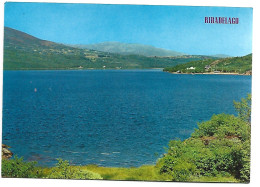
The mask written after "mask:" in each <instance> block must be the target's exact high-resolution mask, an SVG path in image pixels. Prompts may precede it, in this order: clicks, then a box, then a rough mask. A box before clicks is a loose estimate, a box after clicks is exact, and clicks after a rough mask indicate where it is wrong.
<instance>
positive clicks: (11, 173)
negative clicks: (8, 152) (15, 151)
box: [2, 156, 41, 178]
mask: <svg viewBox="0 0 260 187" xmlns="http://www.w3.org/2000/svg"><path fill="white" fill-rule="evenodd" d="M36 164H37V162H24V161H23V157H21V158H18V157H17V156H14V159H10V160H7V159H3V160H2V177H13V178H38V177H40V176H41V172H40V170H39V169H38V168H36Z"/></svg>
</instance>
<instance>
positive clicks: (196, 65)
mask: <svg viewBox="0 0 260 187" xmlns="http://www.w3.org/2000/svg"><path fill="white" fill-rule="evenodd" d="M164 71H167V72H175V73H213V72H215V73H237V74H249V75H250V74H252V54H249V55H246V56H243V57H232V58H231V57H229V58H223V59H205V60H197V61H192V62H188V63H184V64H178V65H176V66H173V67H167V68H165V69H164Z"/></svg>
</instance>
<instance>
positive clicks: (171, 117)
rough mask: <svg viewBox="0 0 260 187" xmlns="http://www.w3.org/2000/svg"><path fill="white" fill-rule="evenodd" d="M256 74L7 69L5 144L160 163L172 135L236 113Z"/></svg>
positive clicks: (103, 160)
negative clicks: (213, 118)
mask: <svg viewBox="0 0 260 187" xmlns="http://www.w3.org/2000/svg"><path fill="white" fill-rule="evenodd" d="M247 93H251V76H235V75H179V74H170V73H166V72H162V71H158V70H89V71H88V70H86V71H4V88H3V128H2V129H3V143H4V144H7V145H9V146H11V147H12V148H11V151H12V152H13V153H14V154H16V155H18V156H19V157H21V156H23V157H24V159H25V160H27V161H32V160H35V161H38V163H39V164H40V165H43V166H53V165H55V164H56V163H57V160H56V158H63V159H66V160H69V161H70V163H71V164H75V165H85V164H97V165H101V166H117V167H119V166H120V167H130V166H140V165H143V164H154V163H155V162H156V160H157V159H158V157H159V156H160V155H162V154H163V153H164V152H165V150H164V147H167V145H168V142H169V140H172V139H176V138H180V139H185V138H188V137H189V136H190V134H191V133H192V132H193V130H194V128H196V127H197V122H201V121H205V120H209V119H210V118H211V116H212V115H213V114H219V113H229V114H235V110H234V108H233V100H240V99H241V98H242V97H246V95H247Z"/></svg>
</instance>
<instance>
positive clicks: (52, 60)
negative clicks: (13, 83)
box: [4, 27, 216, 70]
mask: <svg viewBox="0 0 260 187" xmlns="http://www.w3.org/2000/svg"><path fill="white" fill-rule="evenodd" d="M141 46H142V45H139V44H138V49H139V50H141ZM143 46H145V45H143ZM144 49H145V50H143V51H149V50H148V49H149V47H147V46H145V47H144ZM151 49H156V50H157V49H158V48H153V47H152V48H151ZM99 50H100V49H99ZM156 50H155V51H156ZM126 51H127V50H126ZM128 51H130V50H128ZM158 51H161V53H160V54H161V55H162V54H163V52H162V51H165V50H163V49H161V50H157V53H153V55H152V57H147V56H144V55H137V54H120V53H112V52H103V51H97V50H93V49H91V50H90V49H82V48H76V47H75V46H74V47H72V46H67V45H63V44H58V43H55V42H51V41H46V40H41V39H39V38H36V37H34V36H31V35H29V34H26V33H24V32H21V31H18V30H15V29H12V28H8V27H5V28H4V70H29V69H151V68H165V67H171V66H175V65H177V64H183V63H186V62H190V61H194V60H202V59H212V58H215V59H216V57H210V56H203V55H183V56H170V57H163V56H159V52H158ZM149 54H150V55H151V54H152V53H149ZM155 54H157V56H156V55H155ZM164 54H166V53H164ZM168 54H170V53H168ZM171 54H173V52H172V53H171ZM177 54H180V53H175V55H177Z"/></svg>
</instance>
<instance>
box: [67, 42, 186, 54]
mask: <svg viewBox="0 0 260 187" xmlns="http://www.w3.org/2000/svg"><path fill="white" fill-rule="evenodd" d="M69 46H72V47H77V48H81V49H92V50H97V51H103V52H110V53H118V54H135V55H143V56H148V57H150V56H158V57H169V56H183V55H187V54H185V53H181V52H177V51H173V50H168V49H163V48H158V47H154V46H152V45H145V44H139V43H123V42H117V41H107V42H100V43H94V44H74V45H69Z"/></svg>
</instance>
